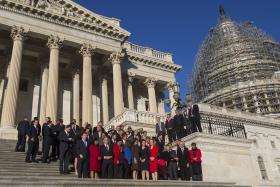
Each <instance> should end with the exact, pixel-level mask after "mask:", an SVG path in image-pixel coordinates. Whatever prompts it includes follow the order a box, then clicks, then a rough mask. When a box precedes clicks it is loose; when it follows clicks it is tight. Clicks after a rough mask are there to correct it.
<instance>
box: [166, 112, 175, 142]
mask: <svg viewBox="0 0 280 187" xmlns="http://www.w3.org/2000/svg"><path fill="white" fill-rule="evenodd" d="M164 126H165V129H166V131H167V136H168V140H169V143H172V142H174V141H176V134H175V132H174V121H173V119H172V118H171V113H168V114H167V116H166V121H165V125H164Z"/></svg>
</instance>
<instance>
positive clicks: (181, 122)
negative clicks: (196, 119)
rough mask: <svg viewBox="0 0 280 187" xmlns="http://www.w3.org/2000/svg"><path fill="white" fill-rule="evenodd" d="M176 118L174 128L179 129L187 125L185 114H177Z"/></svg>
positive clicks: (174, 118)
mask: <svg viewBox="0 0 280 187" xmlns="http://www.w3.org/2000/svg"><path fill="white" fill-rule="evenodd" d="M173 120H174V128H175V129H177V130H180V129H183V128H184V126H185V119H184V116H183V115H182V114H179V115H175V116H174V117H173Z"/></svg>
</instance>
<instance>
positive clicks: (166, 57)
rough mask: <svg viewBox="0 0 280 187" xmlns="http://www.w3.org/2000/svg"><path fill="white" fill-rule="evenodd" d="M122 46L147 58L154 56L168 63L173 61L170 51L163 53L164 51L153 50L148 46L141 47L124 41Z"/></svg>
mask: <svg viewBox="0 0 280 187" xmlns="http://www.w3.org/2000/svg"><path fill="white" fill-rule="evenodd" d="M124 48H125V49H126V50H127V51H128V52H132V53H136V54H140V55H143V56H146V57H148V58H154V59H158V60H161V61H165V62H168V63H173V60H172V55H171V54H170V53H164V52H161V51H157V50H154V49H152V48H149V47H142V46H139V45H136V44H133V43H130V42H125V43H124Z"/></svg>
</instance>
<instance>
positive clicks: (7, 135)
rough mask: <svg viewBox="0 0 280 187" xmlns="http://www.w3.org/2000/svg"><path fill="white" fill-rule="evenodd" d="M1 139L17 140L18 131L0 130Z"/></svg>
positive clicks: (10, 129) (13, 129)
mask: <svg viewBox="0 0 280 187" xmlns="http://www.w3.org/2000/svg"><path fill="white" fill-rule="evenodd" d="M0 139H4V140H16V139H17V130H16V129H15V128H0Z"/></svg>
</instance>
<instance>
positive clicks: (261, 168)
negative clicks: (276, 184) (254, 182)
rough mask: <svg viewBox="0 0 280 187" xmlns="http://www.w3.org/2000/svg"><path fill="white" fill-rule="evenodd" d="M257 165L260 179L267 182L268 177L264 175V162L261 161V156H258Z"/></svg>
mask: <svg viewBox="0 0 280 187" xmlns="http://www.w3.org/2000/svg"><path fill="white" fill-rule="evenodd" d="M258 164H259V167H260V171H261V176H262V179H263V180H268V176H267V173H266V169H265V165H264V161H263V158H262V157H261V156H258Z"/></svg>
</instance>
